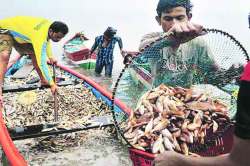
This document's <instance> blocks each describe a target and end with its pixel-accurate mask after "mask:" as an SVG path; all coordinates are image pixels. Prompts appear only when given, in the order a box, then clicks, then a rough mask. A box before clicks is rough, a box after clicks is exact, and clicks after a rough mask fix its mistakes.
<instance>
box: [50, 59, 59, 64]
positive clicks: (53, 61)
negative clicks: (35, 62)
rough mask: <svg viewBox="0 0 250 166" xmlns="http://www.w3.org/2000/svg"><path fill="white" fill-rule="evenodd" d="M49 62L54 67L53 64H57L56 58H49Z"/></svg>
mask: <svg viewBox="0 0 250 166" xmlns="http://www.w3.org/2000/svg"><path fill="white" fill-rule="evenodd" d="M49 62H50V63H51V64H52V65H53V64H57V60H56V59H54V58H49Z"/></svg>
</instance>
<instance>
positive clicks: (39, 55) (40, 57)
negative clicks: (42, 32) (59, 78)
mask: <svg viewBox="0 0 250 166" xmlns="http://www.w3.org/2000/svg"><path fill="white" fill-rule="evenodd" d="M32 44H33V47H34V51H35V58H36V61H37V65H38V68H39V70H40V71H41V73H42V77H43V78H44V79H45V80H47V81H48V84H49V85H50V86H53V85H55V83H54V81H53V79H52V76H51V74H50V71H49V67H48V64H47V58H48V57H47V56H48V55H47V49H48V48H47V47H48V42H47V41H41V40H38V41H33V43H32Z"/></svg>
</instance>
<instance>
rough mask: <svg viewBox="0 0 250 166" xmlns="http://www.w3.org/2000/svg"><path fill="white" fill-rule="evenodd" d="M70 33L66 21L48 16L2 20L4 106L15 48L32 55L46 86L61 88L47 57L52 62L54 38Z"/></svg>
mask: <svg viewBox="0 0 250 166" xmlns="http://www.w3.org/2000/svg"><path fill="white" fill-rule="evenodd" d="M67 33H68V27H67V25H66V24H65V23H63V22H59V21H55V22H51V21H49V20H47V19H44V18H38V17H30V16H16V17H11V18H6V19H3V20H0V106H1V104H2V101H3V98H2V86H3V83H4V75H5V72H6V68H7V64H8V61H9V57H10V54H11V51H12V48H13V47H14V48H15V49H16V50H17V52H18V53H19V54H20V55H29V56H30V57H31V59H32V63H33V65H34V67H35V69H36V71H37V73H38V75H39V77H40V79H41V84H42V85H50V87H51V92H52V93H55V92H56V91H57V85H56V84H55V83H54V81H53V79H52V76H51V74H50V73H49V69H48V65H47V59H48V60H49V61H50V62H51V63H52V64H54V63H56V60H55V59H54V58H53V57H52V52H51V45H50V40H52V41H53V42H59V41H60V40H61V39H62V38H63V37H64V36H65V35H66V34H67Z"/></svg>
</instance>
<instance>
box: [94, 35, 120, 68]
mask: <svg viewBox="0 0 250 166" xmlns="http://www.w3.org/2000/svg"><path fill="white" fill-rule="evenodd" d="M103 42H104V36H103V35H101V36H97V37H96V38H95V43H94V45H93V46H92V48H91V52H93V51H95V50H96V49H98V51H97V59H96V62H97V63H102V64H109V63H112V62H113V52H114V48H115V44H116V42H118V44H119V47H120V49H122V48H123V44H122V39H121V38H120V37H118V36H114V37H112V39H111V41H110V42H109V44H108V46H107V47H103V46H102V44H103Z"/></svg>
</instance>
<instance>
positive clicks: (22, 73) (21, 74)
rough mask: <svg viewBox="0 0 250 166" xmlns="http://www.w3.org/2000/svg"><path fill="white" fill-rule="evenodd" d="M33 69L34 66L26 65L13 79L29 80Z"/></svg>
mask: <svg viewBox="0 0 250 166" xmlns="http://www.w3.org/2000/svg"><path fill="white" fill-rule="evenodd" d="M33 69H34V66H33V64H25V65H24V66H23V67H21V68H20V69H19V70H17V71H16V72H15V73H14V74H13V76H12V78H27V77H28V75H29V74H30V73H31V71H32V70H33Z"/></svg>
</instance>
